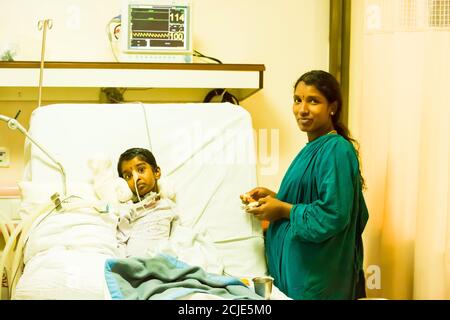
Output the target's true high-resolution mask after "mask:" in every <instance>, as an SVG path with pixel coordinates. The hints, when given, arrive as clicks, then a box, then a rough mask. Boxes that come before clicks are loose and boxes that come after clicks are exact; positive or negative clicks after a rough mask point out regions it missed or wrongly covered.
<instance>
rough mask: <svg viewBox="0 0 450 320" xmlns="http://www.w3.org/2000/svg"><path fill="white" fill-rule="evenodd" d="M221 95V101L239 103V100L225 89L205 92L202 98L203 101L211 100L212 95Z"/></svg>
mask: <svg viewBox="0 0 450 320" xmlns="http://www.w3.org/2000/svg"><path fill="white" fill-rule="evenodd" d="M217 96H219V97H221V98H222V99H221V102H230V103H232V104H235V105H239V100H238V99H237V98H236V97H235V96H234V95H232V94H231V93H229V92H228V91H227V90H226V89H213V90H211V91H210V92H208V93H207V95H206V96H205V99H203V103H208V102H211V100H212V99H213V98H214V97H217Z"/></svg>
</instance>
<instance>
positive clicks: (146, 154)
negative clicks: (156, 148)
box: [117, 148, 158, 178]
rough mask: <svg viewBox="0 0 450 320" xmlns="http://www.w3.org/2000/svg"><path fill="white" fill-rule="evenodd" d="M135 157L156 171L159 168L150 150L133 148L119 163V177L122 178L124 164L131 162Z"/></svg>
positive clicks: (124, 154) (122, 156)
mask: <svg viewBox="0 0 450 320" xmlns="http://www.w3.org/2000/svg"><path fill="white" fill-rule="evenodd" d="M135 157H137V158H138V159H139V160H141V161H145V162H147V163H148V164H149V165H150V166H151V167H152V168H153V170H156V169H157V168H158V165H157V164H156V159H155V156H154V155H153V153H151V152H150V151H149V150H147V149H144V148H131V149H128V150H127V151H125V152H124V153H122V154H121V155H120V158H119V162H118V163H117V172H118V173H119V177H121V178H122V172H121V171H122V170H121V167H122V162H124V161H129V160H131V159H133V158H135Z"/></svg>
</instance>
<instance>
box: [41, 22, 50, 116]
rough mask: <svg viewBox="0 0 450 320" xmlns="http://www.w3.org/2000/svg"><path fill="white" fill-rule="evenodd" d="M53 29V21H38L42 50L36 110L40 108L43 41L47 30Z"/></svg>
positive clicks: (42, 75)
mask: <svg viewBox="0 0 450 320" xmlns="http://www.w3.org/2000/svg"><path fill="white" fill-rule="evenodd" d="M52 27H53V21H52V20H51V19H46V20H39V22H38V30H39V31H40V30H42V49H41V67H40V69H39V97H38V108H40V107H41V101H42V79H43V78H44V59H45V40H46V36H47V29H51V28H52Z"/></svg>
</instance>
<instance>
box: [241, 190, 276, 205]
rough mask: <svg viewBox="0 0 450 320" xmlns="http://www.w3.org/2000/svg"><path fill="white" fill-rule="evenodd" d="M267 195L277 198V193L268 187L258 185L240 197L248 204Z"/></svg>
mask: <svg viewBox="0 0 450 320" xmlns="http://www.w3.org/2000/svg"><path fill="white" fill-rule="evenodd" d="M267 196H271V197H273V198H275V197H276V196H277V194H276V193H275V192H273V191H272V190H269V189H267V188H264V187H256V188H254V189H252V190H250V191H249V192H247V193H244V194H242V195H241V196H240V197H241V200H242V202H243V203H245V204H248V203H251V202H255V201H258V200H259V199H261V198H265V197H267Z"/></svg>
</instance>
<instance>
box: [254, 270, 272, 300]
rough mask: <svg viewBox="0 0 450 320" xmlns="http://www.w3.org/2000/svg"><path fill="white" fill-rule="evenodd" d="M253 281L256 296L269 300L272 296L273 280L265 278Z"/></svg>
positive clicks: (257, 278)
mask: <svg viewBox="0 0 450 320" xmlns="http://www.w3.org/2000/svg"><path fill="white" fill-rule="evenodd" d="M252 280H253V284H254V287H255V292H256V294H257V295H259V296H261V297H263V298H264V299H265V300H269V299H270V295H271V294H272V283H273V278H271V277H265V276H263V277H256V278H253V279H252Z"/></svg>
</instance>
